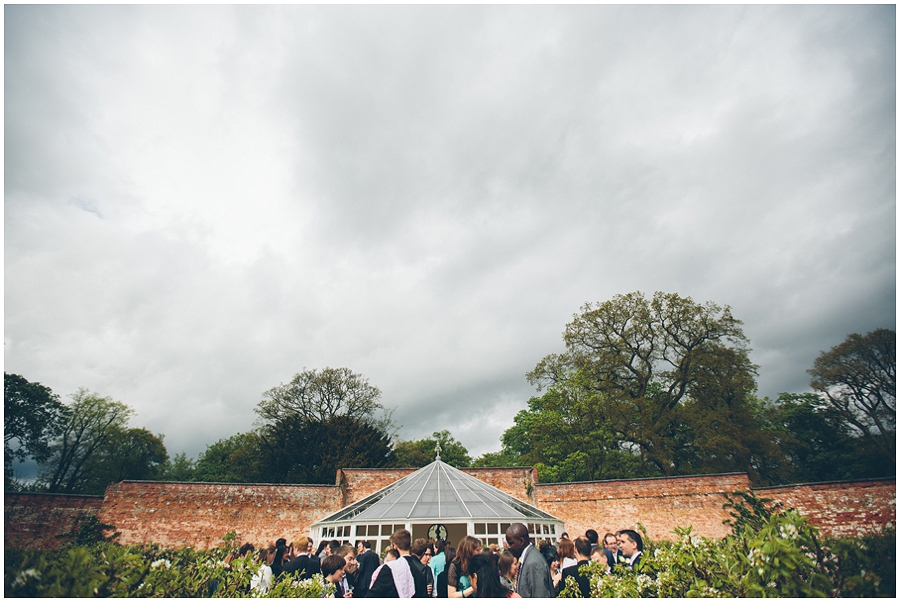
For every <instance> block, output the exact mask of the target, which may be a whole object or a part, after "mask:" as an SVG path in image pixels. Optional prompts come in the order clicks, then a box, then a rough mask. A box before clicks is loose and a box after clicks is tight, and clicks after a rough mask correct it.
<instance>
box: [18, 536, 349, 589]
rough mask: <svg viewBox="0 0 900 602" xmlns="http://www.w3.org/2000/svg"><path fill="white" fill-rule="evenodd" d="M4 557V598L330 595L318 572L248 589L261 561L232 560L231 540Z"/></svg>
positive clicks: (112, 546) (75, 548) (82, 548)
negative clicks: (264, 590) (203, 545)
mask: <svg viewBox="0 0 900 602" xmlns="http://www.w3.org/2000/svg"><path fill="white" fill-rule="evenodd" d="M11 552H12V553H10V552H7V554H5V558H4V565H5V566H4V595H5V596H7V597H119V598H184V597H189V598H208V597H217V598H247V597H267V598H320V597H322V596H323V595H327V594H329V593H333V590H334V588H333V586H326V584H325V583H324V581H323V580H322V577H321V575H318V576H316V577H314V578H313V579H307V580H302V581H300V580H291V579H282V580H279V581H278V583H277V584H276V586H275V587H274V588H273V589H272V590H271V591H270V592H268V594H267V595H265V596H259V595H258V594H257V592H251V591H250V580H251V579H252V578H253V576H254V575H255V574H256V573H257V572H258V571H259V568H260V566H261V563H260V561H259V560H257V559H255V558H251V557H248V558H234V559H232V558H231V556H230V554H231V555H233V554H234V545H233V542H230V541H226V542H224V543H223V545H222V546H220V547H218V548H215V549H212V550H205V551H204V550H195V549H193V548H190V547H188V548H178V549H170V548H161V547H159V546H155V545H144V546H126V547H123V546H119V545H116V544H112V543H99V544H95V545H92V546H87V547H85V546H73V547H69V548H66V549H63V550H61V551H60V552H57V553H47V552H43V551H24V552H23V551H11Z"/></svg>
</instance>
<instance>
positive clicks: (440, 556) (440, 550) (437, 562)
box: [431, 539, 447, 583]
mask: <svg viewBox="0 0 900 602" xmlns="http://www.w3.org/2000/svg"><path fill="white" fill-rule="evenodd" d="M446 547H447V542H446V541H444V540H443V539H439V540H438V541H437V543H435V544H434V551H435V554H434V556H433V557H432V558H431V570H432V571H433V572H434V582H435V583H437V580H438V575H440V574H441V573H442V572H443V570H444V566H445V565H446V564H447V556H446V555H445V554H444V549H445V548H446Z"/></svg>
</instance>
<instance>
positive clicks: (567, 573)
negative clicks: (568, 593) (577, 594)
mask: <svg viewBox="0 0 900 602" xmlns="http://www.w3.org/2000/svg"><path fill="white" fill-rule="evenodd" d="M588 564H589V562H588V561H587V560H581V561H579V562H578V564H576V565H574V566H570V567H567V568H564V569H563V571H562V579H560V580H559V587H558V588H556V595H557V596H558V595H559V592H561V591H562V590H564V589H565V588H566V577H575V581H577V582H578V588H579V589H580V590H581V597H582V598H590V597H591V580H590V579H588V578H587V577H582V576H581V575H580V574H579V572H578V569H580V568H581V567H583V566H587V565H588Z"/></svg>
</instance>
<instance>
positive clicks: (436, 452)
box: [434, 441, 441, 462]
mask: <svg viewBox="0 0 900 602" xmlns="http://www.w3.org/2000/svg"><path fill="white" fill-rule="evenodd" d="M440 459H441V442H440V441H438V442H437V445H435V446H434V461H435V462H437V461H438V460H440Z"/></svg>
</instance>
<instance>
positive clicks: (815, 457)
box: [765, 393, 894, 483]
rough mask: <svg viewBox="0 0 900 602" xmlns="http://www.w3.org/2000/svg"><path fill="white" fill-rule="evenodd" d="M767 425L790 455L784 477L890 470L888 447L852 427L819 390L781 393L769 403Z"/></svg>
mask: <svg viewBox="0 0 900 602" xmlns="http://www.w3.org/2000/svg"><path fill="white" fill-rule="evenodd" d="M765 412H766V420H767V423H768V428H769V429H770V430H771V431H772V432H773V433H774V434H775V437H776V438H777V441H778V446H779V447H780V448H781V450H782V451H783V453H784V454H785V456H786V459H787V463H788V466H789V470H790V472H789V473H788V474H786V475H784V477H783V479H782V482H788V483H812V482H821V481H841V480H851V479H864V478H873V477H885V476H892V475H893V474H894V464H892V463H891V461H890V459H889V458H887V457H886V454H885V452H884V451H883V450H882V449H880V448H879V447H878V446H876V445H874V444H872V443H871V441H870V440H869V439H868V438H866V437H865V436H863V435H862V434H861V433H859V432H858V430H857V429H855V428H853V427H852V426H851V425H850V424H849V423H847V421H845V420H844V418H843V417H842V416H841V414H840V412H838V411H837V410H836V409H834V408H833V407H832V406H831V405H830V404H829V403H828V402H827V401H825V400H824V399H823V398H822V396H821V395H819V394H817V393H800V394H792V393H782V394H781V395H779V396H778V399H777V400H776V401H775V403H773V404H768V406H767V407H766V409H765Z"/></svg>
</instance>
